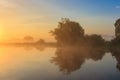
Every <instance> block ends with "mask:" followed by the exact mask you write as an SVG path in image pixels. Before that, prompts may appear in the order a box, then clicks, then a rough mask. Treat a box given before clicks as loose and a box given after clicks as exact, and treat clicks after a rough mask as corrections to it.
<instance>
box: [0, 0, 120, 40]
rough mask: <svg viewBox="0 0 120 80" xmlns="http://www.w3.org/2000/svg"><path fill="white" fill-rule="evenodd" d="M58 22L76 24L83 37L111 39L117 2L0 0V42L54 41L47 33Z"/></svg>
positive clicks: (118, 9) (118, 15)
mask: <svg viewBox="0 0 120 80" xmlns="http://www.w3.org/2000/svg"><path fill="white" fill-rule="evenodd" d="M61 18H69V19H70V20H72V21H76V22H79V23H80V25H81V26H82V27H83V28H84V29H85V33H86V34H101V35H103V36H114V23H115V21H116V20H117V19H118V18H120V0H0V41H10V40H11V41H13V40H14V41H15V40H16V41H17V40H19V39H23V38H24V36H27V35H30V36H33V37H34V38H35V39H39V38H43V39H45V40H47V41H54V38H53V36H51V34H50V33H49V32H50V30H53V29H54V28H56V27H57V25H58V22H59V21H60V20H61Z"/></svg>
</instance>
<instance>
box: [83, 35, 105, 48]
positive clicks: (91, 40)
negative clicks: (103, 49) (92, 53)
mask: <svg viewBox="0 0 120 80" xmlns="http://www.w3.org/2000/svg"><path fill="white" fill-rule="evenodd" d="M85 38H86V41H87V43H88V44H89V45H92V46H104V45H105V40H104V39H103V38H102V36H101V35H97V34H92V35H86V36H85Z"/></svg>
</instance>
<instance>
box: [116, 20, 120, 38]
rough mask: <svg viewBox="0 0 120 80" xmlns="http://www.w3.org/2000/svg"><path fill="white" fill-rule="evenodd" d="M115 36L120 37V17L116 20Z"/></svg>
mask: <svg viewBox="0 0 120 80" xmlns="http://www.w3.org/2000/svg"><path fill="white" fill-rule="evenodd" d="M115 36H116V38H120V19H118V20H117V21H116V22H115Z"/></svg>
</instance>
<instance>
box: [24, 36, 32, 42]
mask: <svg viewBox="0 0 120 80" xmlns="http://www.w3.org/2000/svg"><path fill="white" fill-rule="evenodd" d="M24 40H25V41H27V42H32V41H33V40H34V38H33V37H32V36H25V37H24Z"/></svg>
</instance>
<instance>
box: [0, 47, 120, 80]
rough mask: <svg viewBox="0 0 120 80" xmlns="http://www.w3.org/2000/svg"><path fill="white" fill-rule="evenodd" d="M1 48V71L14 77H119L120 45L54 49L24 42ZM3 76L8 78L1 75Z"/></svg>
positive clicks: (21, 79) (49, 79) (55, 79)
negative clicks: (19, 44)
mask: <svg viewBox="0 0 120 80" xmlns="http://www.w3.org/2000/svg"><path fill="white" fill-rule="evenodd" d="M0 51H1V53H3V55H1V56H2V57H1V58H0V64H1V69H0V70H1V72H0V74H1V75H2V74H4V72H6V73H7V74H5V75H4V77H5V78H6V77H7V78H8V79H11V80H80V79H81V80H89V79H90V80H98V79H100V80H119V79H120V77H119V75H120V73H119V71H118V70H120V49H119V47H117V48H109V49H108V48H105V47H94V46H93V47H92V46H87V47H85V46H81V47H80V46H79V47H57V48H56V47H52V48H51V47H48V46H37V45H36V46H30V45H29V46H25V45H24V46H17V47H16V46H15V47H13V48H5V49H3V51H2V49H1V50H0ZM108 52H109V55H108ZM36 53H37V54H36ZM106 55H107V56H106ZM111 55H112V56H114V58H115V59H113V58H112V56H111ZM89 62H90V63H89ZM6 63H7V64H6ZM8 66H9V67H8ZM2 70H3V71H2ZM8 70H9V71H8ZM2 72H3V73H2ZM9 73H11V74H9ZM94 73H96V74H94ZM94 75H96V77H95V76H94ZM110 75H112V76H110ZM46 76H47V77H46ZM75 77H77V78H75ZM14 78H15V79H14ZM0 79H1V80H7V79H2V78H1V77H0Z"/></svg>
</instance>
